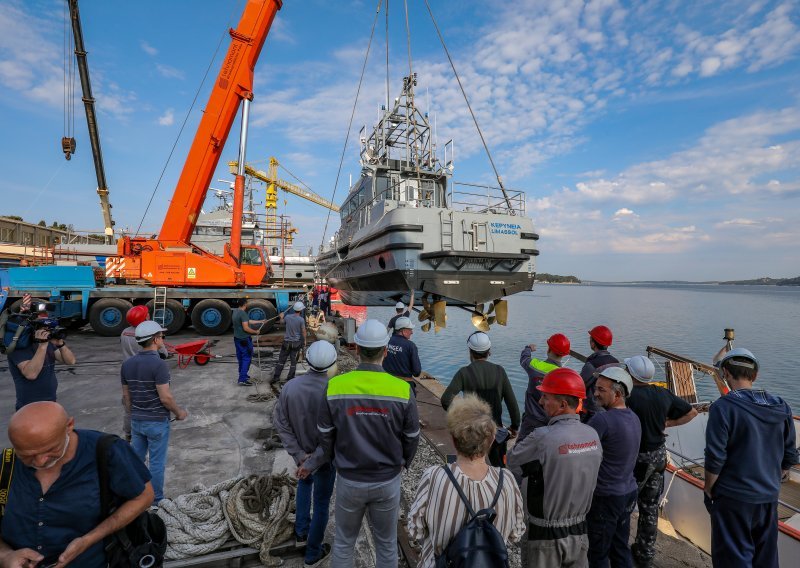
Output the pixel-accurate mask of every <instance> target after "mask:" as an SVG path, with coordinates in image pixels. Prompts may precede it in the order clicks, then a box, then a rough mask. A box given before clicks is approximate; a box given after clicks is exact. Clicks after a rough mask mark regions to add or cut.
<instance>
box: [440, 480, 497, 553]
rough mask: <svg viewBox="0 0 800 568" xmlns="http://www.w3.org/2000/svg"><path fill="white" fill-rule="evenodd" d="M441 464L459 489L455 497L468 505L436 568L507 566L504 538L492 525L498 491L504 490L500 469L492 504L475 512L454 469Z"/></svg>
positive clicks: (495, 514)
mask: <svg viewBox="0 0 800 568" xmlns="http://www.w3.org/2000/svg"><path fill="white" fill-rule="evenodd" d="M442 467H443V468H444V470H445V471H446V472H447V477H449V478H450V481H451V482H452V483H453V485H454V486H455V488H456V491H458V496H459V497H461V500H462V501H463V502H464V505H465V506H466V507H467V513H469V519H468V520H467V523H466V524H465V525H464V526H463V527H461V529H459V531H458V532H457V533H456V536H454V537H453V540H451V541H450V543H449V544H448V545H447V548H445V549H444V551H442V554H440V555H439V556H437V557H436V568H498V567H502V568H508V551H507V550H506V543H505V540H504V539H503V535H501V534H500V531H498V530H497V528H496V527H495V526H494V524H493V521H494V519H495V517H496V516H497V513H496V512H495V510H494V508H495V506H496V505H497V500H498V499H499V498H500V492H501V491H502V490H503V470H502V469H501V470H500V480H499V481H498V482H497V491H496V492H495V494H494V499H492V504H491V505H489V507H488V508H486V509H481V510H480V511H478V512H477V513H476V512H475V511H474V510H473V509H472V505H470V502H469V501H468V500H467V496H466V495H464V491H463V490H462V489H461V486H460V485H459V484H458V481H456V478H455V476H454V475H453V472H452V471H450V468H449V467H448V466H446V465H443V466H442Z"/></svg>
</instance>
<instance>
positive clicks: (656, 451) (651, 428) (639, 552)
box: [625, 355, 697, 567]
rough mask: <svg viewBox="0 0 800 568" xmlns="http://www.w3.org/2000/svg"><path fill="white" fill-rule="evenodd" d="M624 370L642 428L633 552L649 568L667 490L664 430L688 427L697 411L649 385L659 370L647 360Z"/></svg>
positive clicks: (635, 361)
mask: <svg viewBox="0 0 800 568" xmlns="http://www.w3.org/2000/svg"><path fill="white" fill-rule="evenodd" d="M625 366H626V367H627V369H628V373H629V374H630V375H631V377H632V378H633V390H632V392H631V395H630V396H629V397H628V400H627V403H628V408H630V409H631V410H633V412H634V413H636V415H637V416H638V417H639V421H640V422H641V425H642V442H641V444H640V446H639V455H638V457H637V459H636V468H635V469H634V475H635V476H636V482H637V484H638V487H639V495H638V498H637V504H638V506H639V526H638V530H637V531H636V542H635V543H634V544H633V546H631V552H632V553H633V560H634V562H635V563H636V565H637V566H643V567H650V566H652V564H653V556H655V552H656V535H657V534H658V528H657V527H658V500H659V498H660V497H661V491H662V490H663V489H664V476H663V475H662V473H663V471H664V468H665V467H666V465H667V450H666V447H665V445H664V442H665V439H666V434H665V432H664V430H665V429H666V428H669V427H671V426H680V425H681V424H686V423H687V422H689V421H690V420H691V419H692V418H694V417H695V416H697V410H696V409H694V408H692V405H690V404H689V403H688V402H686V401H685V400H683V399H681V398H678V397H677V396H675V395H674V394H672V393H671V392H670V391H668V390H667V389H665V388H661V387H658V386H655V385H650V384H648V383H650V382H652V381H653V377H654V376H655V372H656V370H655V367H654V366H653V362H652V361H650V359H648V358H647V357H645V356H643V355H637V356H636V357H631V358H629V359H625Z"/></svg>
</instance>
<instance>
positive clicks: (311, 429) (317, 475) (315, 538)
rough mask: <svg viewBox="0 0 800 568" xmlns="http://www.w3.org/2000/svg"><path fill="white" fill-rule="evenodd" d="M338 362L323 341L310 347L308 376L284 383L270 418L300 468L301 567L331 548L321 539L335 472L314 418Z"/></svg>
mask: <svg viewBox="0 0 800 568" xmlns="http://www.w3.org/2000/svg"><path fill="white" fill-rule="evenodd" d="M337 356H338V354H337V353H336V348H335V347H334V346H333V345H331V344H330V343H328V342H327V341H317V342H315V343H313V344H312V345H311V347H309V348H308V353H306V361H307V362H308V364H309V366H310V367H311V371H309V372H308V373H306V374H304V375H299V376H298V377H297V378H295V379H294V380H292V381H289V382H288V383H286V385H285V386H284V387H283V389H282V390H281V396H280V397H279V398H278V402H277V404H276V405H275V411H274V413H273V415H272V424H273V426H274V427H275V430H276V431H277V432H278V435H279V436H280V437H281V441H282V442H283V447H284V448H286V451H287V452H289V455H290V456H292V458H293V459H294V462H295V463H296V464H297V467H298V470H297V478H298V481H297V497H296V499H297V518H296V520H295V523H294V530H295V542H296V544H297V545H298V546H301V545H303V544H306V553H305V566H317V565H319V564H320V563H321V562H322V560H323V559H324V558H327V557H328V555H329V554H330V552H331V545H330V544H328V543H323V542H322V538H323V537H324V536H325V527H326V526H327V525H328V515H329V510H330V503H331V495H332V494H333V484H334V481H335V480H336V470H335V469H334V467H333V466H332V465H331V464H330V462H326V461H324V460H323V455H322V448H320V447H319V431H318V430H317V413H318V412H319V407H320V405H321V404H322V403H323V401H324V400H325V389H326V388H327V387H328V370H329V369H331V374H334V373H335V370H334V369H335V365H336V359H337ZM312 491H313V499H314V516H313V517H312V516H311V499H312Z"/></svg>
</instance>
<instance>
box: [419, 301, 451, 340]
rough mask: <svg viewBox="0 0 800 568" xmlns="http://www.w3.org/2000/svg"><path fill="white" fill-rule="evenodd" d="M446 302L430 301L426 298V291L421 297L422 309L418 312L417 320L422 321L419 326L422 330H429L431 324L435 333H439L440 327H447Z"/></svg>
mask: <svg viewBox="0 0 800 568" xmlns="http://www.w3.org/2000/svg"><path fill="white" fill-rule="evenodd" d="M446 310H447V302H445V301H444V300H435V301H434V302H430V301H429V300H428V294H427V293H426V294H425V295H424V296H423V297H422V309H421V310H420V312H419V317H418V319H419V321H420V322H423V323H422V325H421V326H420V329H422V331H426V332H427V331H430V330H431V326H433V329H434V331H435V332H436V333H439V330H440V329H443V328H445V327H447V313H446Z"/></svg>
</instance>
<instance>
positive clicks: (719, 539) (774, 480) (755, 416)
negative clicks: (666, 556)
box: [705, 348, 797, 568]
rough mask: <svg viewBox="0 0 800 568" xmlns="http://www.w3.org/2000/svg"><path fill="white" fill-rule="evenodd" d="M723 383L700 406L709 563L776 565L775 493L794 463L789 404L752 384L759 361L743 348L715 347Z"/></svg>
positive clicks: (756, 376) (776, 522)
mask: <svg viewBox="0 0 800 568" xmlns="http://www.w3.org/2000/svg"><path fill="white" fill-rule="evenodd" d="M717 359H718V360H717V361H716V362H715V364H716V366H717V368H718V369H719V374H720V377H721V378H722V379H723V381H725V382H726V383H727V384H728V385H729V386H730V389H731V390H730V392H728V394H726V395H724V396H721V397H720V398H718V399H717V400H716V401H715V402H714V403H713V404H712V405H711V408H710V409H709V411H708V424H707V426H706V451H705V498H706V508H707V509H708V512H709V513H710V514H711V561H712V563H713V565H714V566H724V567H725V568H729V567H731V566H778V495H779V494H780V489H781V481H783V480H786V479H788V477H789V470H790V468H791V467H792V466H793V465H796V464H797V448H796V447H795V444H796V433H795V428H794V420H793V418H792V409H791V408H789V405H788V404H787V403H786V402H784V401H783V399H781V398H780V397H778V396H775V395H772V394H769V393H768V392H766V391H764V390H761V389H754V388H753V383H754V382H755V380H756V379H757V378H758V371H759V364H758V360H757V359H756V357H755V355H753V354H752V353H751V352H750V351H748V350H747V349H741V348H736V349H732V350H730V351H727V352H726V353H724V355H723V354H722V353H719V354H718V356H717Z"/></svg>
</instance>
